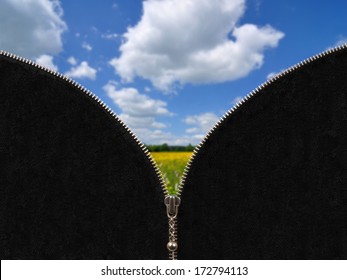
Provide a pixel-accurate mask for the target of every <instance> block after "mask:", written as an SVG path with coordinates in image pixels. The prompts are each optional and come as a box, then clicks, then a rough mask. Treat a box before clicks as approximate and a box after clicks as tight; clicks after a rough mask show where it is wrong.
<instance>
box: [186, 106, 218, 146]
mask: <svg viewBox="0 0 347 280" xmlns="http://www.w3.org/2000/svg"><path fill="white" fill-rule="evenodd" d="M218 120H219V118H218V117H217V115H215V114H214V113H210V112H208V113H203V114H199V115H193V116H187V117H186V118H185V119H184V120H183V121H184V122H185V123H186V124H187V125H190V126H193V127H190V128H188V129H186V133H188V134H193V135H192V138H193V140H192V143H196V142H197V141H201V140H202V139H203V138H204V137H205V135H206V133H207V132H208V131H209V130H210V129H211V128H212V127H213V126H214V125H215V124H216V123H217V121H218ZM194 140H195V141H194Z"/></svg>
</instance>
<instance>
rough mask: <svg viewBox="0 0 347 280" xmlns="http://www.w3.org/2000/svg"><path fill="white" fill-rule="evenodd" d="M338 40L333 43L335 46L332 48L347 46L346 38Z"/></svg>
mask: <svg viewBox="0 0 347 280" xmlns="http://www.w3.org/2000/svg"><path fill="white" fill-rule="evenodd" d="M339 37H340V38H339V40H337V41H336V42H335V45H334V47H338V46H342V45H344V44H347V37H344V36H339Z"/></svg>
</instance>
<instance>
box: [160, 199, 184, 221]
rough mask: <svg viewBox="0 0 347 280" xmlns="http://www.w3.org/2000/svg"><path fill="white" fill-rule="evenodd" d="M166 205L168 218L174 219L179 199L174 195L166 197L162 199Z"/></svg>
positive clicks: (179, 202)
mask: <svg viewBox="0 0 347 280" xmlns="http://www.w3.org/2000/svg"><path fill="white" fill-rule="evenodd" d="M164 203H165V205H166V213H167V216H168V217H169V218H176V217H177V213H178V206H180V204H181V199H180V198H179V197H178V196H176V195H169V196H166V197H165V199H164Z"/></svg>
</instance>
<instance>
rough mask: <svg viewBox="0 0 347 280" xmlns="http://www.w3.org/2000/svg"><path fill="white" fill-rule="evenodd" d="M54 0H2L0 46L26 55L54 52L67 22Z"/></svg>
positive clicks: (56, 51) (57, 2) (59, 44)
mask: <svg viewBox="0 0 347 280" xmlns="http://www.w3.org/2000/svg"><path fill="white" fill-rule="evenodd" d="M62 15H63V10H62V8H61V5H60V2H59V1H58V0H51V1H49V0H27V1H23V0H4V1H1V9H0V30H1V33H0V49H3V50H6V51H9V52H13V53H15V54H18V55H22V56H25V57H28V58H38V57H40V56H41V55H43V54H57V53H59V52H60V51H61V50H62V48H63V43H62V38H61V36H62V33H63V32H64V31H65V30H67V25H66V23H65V22H64V21H63V19H62Z"/></svg>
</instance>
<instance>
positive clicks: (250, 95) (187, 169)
mask: <svg viewBox="0 0 347 280" xmlns="http://www.w3.org/2000/svg"><path fill="white" fill-rule="evenodd" d="M344 49H347V43H345V44H343V45H341V46H337V47H334V48H330V49H328V50H326V51H324V52H321V53H319V54H316V55H314V56H311V57H309V58H307V59H305V60H303V61H300V62H299V63H297V64H295V65H293V66H291V67H289V68H287V69H286V70H284V71H281V72H280V73H278V74H276V75H275V76H274V77H272V78H270V79H269V80H267V81H265V82H264V83H263V84H261V85H260V86H258V87H257V88H256V89H254V90H253V91H251V92H250V93H248V94H247V95H246V96H245V97H243V98H242V100H241V101H239V102H238V103H237V104H235V105H234V106H233V107H232V108H231V109H230V110H229V111H227V112H226V113H225V114H224V115H223V116H222V117H221V118H220V119H219V120H218V122H217V123H216V124H215V125H214V126H213V127H212V129H210V131H209V132H208V133H207V134H206V135H205V137H204V139H203V140H202V141H201V142H200V143H199V144H198V145H197V146H196V147H195V149H194V151H193V154H192V155H191V157H190V159H189V161H188V163H187V165H186V166H185V169H184V171H183V174H182V177H181V180H180V184H179V186H178V189H177V192H176V195H177V196H178V197H179V198H180V197H181V195H182V191H183V189H184V185H185V183H186V180H187V177H188V174H189V172H190V169H191V166H192V165H193V164H194V162H195V158H196V156H197V154H198V153H199V151H200V150H201V149H202V147H203V146H204V144H205V143H206V141H207V140H208V139H209V137H210V136H211V134H212V133H213V132H214V131H215V130H216V129H217V128H218V127H219V126H220V125H221V124H222V122H223V121H224V120H225V119H226V118H228V117H229V116H230V115H231V114H233V113H234V112H235V111H236V110H237V109H239V108H240V107H241V106H242V105H244V104H246V103H247V101H249V100H250V99H251V98H253V97H254V96H256V95H257V94H258V93H260V91H261V90H263V89H264V88H266V87H268V86H269V85H271V84H272V83H273V82H275V81H277V80H278V79H280V78H282V77H283V76H285V75H287V74H289V73H291V72H293V71H296V70H297V69H299V68H301V67H303V66H304V65H307V64H309V63H311V62H313V61H316V60H318V59H320V58H322V57H325V56H327V55H329V54H331V53H335V52H338V51H341V50H344Z"/></svg>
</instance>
